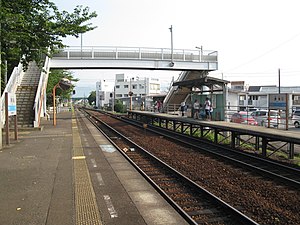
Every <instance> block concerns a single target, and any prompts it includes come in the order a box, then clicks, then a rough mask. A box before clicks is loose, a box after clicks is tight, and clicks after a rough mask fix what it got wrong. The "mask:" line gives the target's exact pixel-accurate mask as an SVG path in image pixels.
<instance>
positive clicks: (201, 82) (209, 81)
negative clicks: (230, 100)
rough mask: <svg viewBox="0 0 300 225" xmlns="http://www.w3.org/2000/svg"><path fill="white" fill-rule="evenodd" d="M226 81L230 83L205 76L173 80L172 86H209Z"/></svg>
mask: <svg viewBox="0 0 300 225" xmlns="http://www.w3.org/2000/svg"><path fill="white" fill-rule="evenodd" d="M228 83H230V81H227V80H222V79H218V78H214V77H208V76H207V77H203V78H199V79H193V80H183V81H178V82H174V83H173V86H179V87H187V88H193V87H202V86H207V87H210V86H213V85H218V86H223V85H224V84H228Z"/></svg>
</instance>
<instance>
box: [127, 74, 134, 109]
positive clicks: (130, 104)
mask: <svg viewBox="0 0 300 225" xmlns="http://www.w3.org/2000/svg"><path fill="white" fill-rule="evenodd" d="M133 79H134V78H130V80H129V93H128V94H129V97H130V100H129V109H130V110H132V95H133V92H132V90H131V80H133Z"/></svg>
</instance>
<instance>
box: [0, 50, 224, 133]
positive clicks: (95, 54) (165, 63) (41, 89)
mask: <svg viewBox="0 0 300 225" xmlns="http://www.w3.org/2000/svg"><path fill="white" fill-rule="evenodd" d="M50 69H138V70H174V71H183V72H182V75H181V76H180V80H179V81H182V80H190V79H194V78H195V77H196V78H199V77H205V76H207V74H208V72H209V71H214V70H217V69H218V52H217V51H208V50H205V51H204V50H203V49H192V50H189V49H167V48H142V47H86V46H80V47H66V48H64V49H61V50H59V51H57V53H55V54H54V55H53V57H52V58H48V57H46V59H45V62H44V66H43V68H39V67H38V66H37V65H36V63H34V62H31V63H30V64H29V69H28V70H27V71H25V72H24V71H23V68H22V64H21V63H19V65H18V67H16V68H15V69H14V70H13V73H12V74H11V76H10V79H9V81H8V83H7V85H6V88H5V90H4V92H3V93H6V92H8V93H10V94H13V95H16V96H17V98H16V102H17V114H18V118H19V119H18V120H19V122H21V121H23V123H22V125H21V126H22V127H33V126H34V127H39V126H40V118H41V117H45V116H47V117H48V116H49V115H47V108H46V87H47V83H48V75H49V71H50ZM183 91H184V90H183V89H179V88H177V87H172V89H171V90H170V93H172V94H171V95H170V96H169V97H168V99H171V100H168V102H166V103H167V104H169V103H170V102H171V103H174V102H175V103H176V102H178V101H179V100H180V99H179V98H172V96H173V95H174V94H175V93H176V94H177V95H180V96H183V97H186V95H187V93H185V92H183ZM174 99H175V100H176V101H175V100H174ZM175 103H174V104H175ZM0 104H1V106H2V109H1V113H0V116H1V117H2V124H0V126H1V125H2V127H3V126H4V124H5V120H6V119H5V112H4V109H5V98H4V95H3V96H2V97H1V100H0ZM25 109H26V110H25ZM22 110H23V111H24V112H23V111H22ZM28 112H30V113H28ZM18 126H20V124H19V123H18ZM0 128H1V127H0Z"/></svg>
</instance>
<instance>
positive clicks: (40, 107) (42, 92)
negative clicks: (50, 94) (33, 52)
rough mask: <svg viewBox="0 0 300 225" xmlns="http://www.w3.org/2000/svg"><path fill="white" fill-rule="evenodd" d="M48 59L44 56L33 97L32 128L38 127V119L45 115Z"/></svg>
mask: <svg viewBox="0 0 300 225" xmlns="http://www.w3.org/2000/svg"><path fill="white" fill-rule="evenodd" d="M49 64H50V58H49V57H48V56H46V59H45V63H44V67H43V69H42V71H41V76H40V80H39V84H38V88H37V91H36V95H35V100H34V105H33V110H34V121H33V126H34V127H39V126H40V119H41V117H44V116H45V114H46V88H47V83H48V76H49V70H50V65H49Z"/></svg>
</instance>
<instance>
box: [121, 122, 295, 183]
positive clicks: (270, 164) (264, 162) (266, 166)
mask: <svg viewBox="0 0 300 225" xmlns="http://www.w3.org/2000/svg"><path fill="white" fill-rule="evenodd" d="M121 119H122V120H124V121H126V122H128V123H130V124H132V125H135V126H139V127H142V126H143V124H141V123H138V122H137V121H133V120H130V119H128V118H125V117H123V118H121ZM147 129H149V130H151V131H152V132H155V133H157V134H158V135H163V136H165V137H168V138H169V139H172V140H173V141H176V142H180V143H181V144H184V145H186V146H190V147H193V148H197V149H198V150H201V151H205V152H207V153H209V154H212V155H214V156H216V157H219V158H222V159H223V160H226V161H229V162H230V163H234V164H236V165H239V166H241V167H247V168H248V169H250V170H251V171H256V172H257V173H259V174H261V175H262V176H264V177H270V178H271V179H273V180H277V181H278V182H280V183H281V184H283V185H288V186H291V187H294V188H297V189H300V169H299V168H295V167H291V166H287V165H285V164H282V163H279V162H276V161H274V160H269V159H265V158H261V157H257V156H255V155H252V154H247V153H245V152H241V151H237V150H232V149H231V148H228V147H225V146H222V145H218V144H215V143H211V142H209V143H208V142H207V141H204V140H201V139H199V138H195V137H191V136H190V135H184V134H181V133H177V132H174V131H172V130H167V129H163V128H160V127H156V126H152V125H147Z"/></svg>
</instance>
